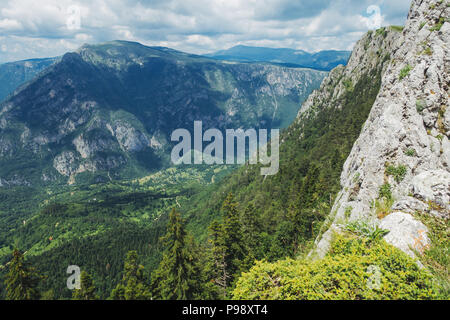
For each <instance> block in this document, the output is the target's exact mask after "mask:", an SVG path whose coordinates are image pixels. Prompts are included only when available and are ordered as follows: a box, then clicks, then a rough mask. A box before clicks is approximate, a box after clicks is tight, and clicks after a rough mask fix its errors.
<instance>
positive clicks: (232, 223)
mask: <svg viewBox="0 0 450 320" xmlns="http://www.w3.org/2000/svg"><path fill="white" fill-rule="evenodd" d="M237 206H238V204H237V203H236V202H234V198H233V194H232V193H230V194H229V195H228V196H227V198H226V199H225V201H224V202H223V205H222V212H223V215H224V218H223V223H222V224H221V223H218V222H213V223H212V224H211V226H210V232H211V242H212V244H213V249H212V250H213V257H214V260H215V264H216V268H217V269H216V272H215V273H216V275H217V277H216V283H217V284H218V285H219V287H221V288H222V292H223V293H224V295H226V293H227V292H228V290H229V289H230V288H231V287H232V286H233V285H234V281H235V280H236V279H237V277H238V276H239V275H240V274H241V272H242V271H243V270H245V268H246V265H247V264H249V263H248V260H247V256H248V255H247V252H248V250H247V248H246V246H245V244H244V238H243V233H242V225H241V222H240V217H239V212H238V210H237Z"/></svg>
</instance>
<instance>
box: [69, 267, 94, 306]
mask: <svg viewBox="0 0 450 320" xmlns="http://www.w3.org/2000/svg"><path fill="white" fill-rule="evenodd" d="M80 282H81V288H80V289H75V290H74V291H73V293H72V299H74V300H98V296H97V295H96V293H95V291H96V289H95V285H94V281H93V280H92V277H91V276H90V275H89V274H88V273H87V272H86V271H83V272H81V275H80Z"/></svg>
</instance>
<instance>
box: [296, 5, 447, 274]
mask: <svg viewBox="0 0 450 320" xmlns="http://www.w3.org/2000/svg"><path fill="white" fill-rule="evenodd" d="M449 16H450V7H449V5H448V3H447V4H446V3H445V2H443V1H439V2H434V1H413V2H412V6H411V9H410V13H409V18H408V21H407V23H406V26H405V28H404V30H403V32H402V33H401V34H400V35H399V36H398V37H397V38H396V39H395V41H394V42H393V50H392V52H393V55H392V63H390V64H389V67H388V68H387V70H386V71H385V72H384V75H383V80H382V86H381V88H380V91H379V93H378V96H377V99H376V100H375V102H374V104H373V107H372V109H371V112H370V114H369V118H368V120H367V122H366V123H365V125H364V128H363V130H362V132H361V134H360V136H359V137H358V139H357V141H356V142H355V144H354V146H353V149H352V152H351V153H350V155H349V157H348V158H347V160H346V162H345V165H344V168H343V171H342V174H341V186H342V189H341V191H340V193H339V194H338V196H337V199H336V201H335V203H334V205H333V209H332V211H331V214H330V217H329V220H330V223H331V226H330V228H329V229H328V230H327V231H326V232H325V234H324V235H323V236H322V237H320V238H318V239H317V243H316V245H317V248H316V250H315V252H314V253H315V254H317V255H318V256H323V255H324V254H325V253H326V252H327V250H328V249H329V246H330V242H331V238H332V234H333V232H336V230H339V226H340V225H341V223H340V221H342V219H344V217H346V219H348V220H349V221H369V222H371V223H373V224H376V225H380V227H381V228H383V229H385V230H388V231H389V233H388V234H387V235H386V236H385V239H386V241H387V242H388V243H391V244H392V245H394V246H396V247H398V248H399V249H401V250H403V251H404V252H406V253H407V254H408V255H410V256H411V257H415V256H416V255H420V254H423V253H424V252H425V251H426V250H427V249H429V248H430V247H431V246H432V239H433V237H435V234H433V231H435V230H433V229H432V227H430V225H428V226H427V225H426V224H425V223H424V222H423V221H424V220H427V221H428V222H430V221H440V222H441V223H444V225H445V221H447V223H448V219H449V218H450V142H449V137H450V108H449V85H450V82H449V79H450V74H449V70H450V64H449V57H450V49H449V48H448V45H447V44H448V43H449V41H450V23H449V21H448V17H449ZM315 98H318V97H317V94H316V95H313V96H312V97H310V98H309V99H308V101H312V100H314V99H315ZM311 104H312V103H311V102H309V103H308V102H306V103H305V105H304V106H303V110H307V109H308V107H309V106H310V105H311ZM301 112H302V111H301ZM345 212H347V214H346V213H345ZM433 218H434V219H433ZM447 228H448V227H447ZM447 231H448V229H447ZM440 245H442V246H444V249H445V244H444V243H441V244H440ZM447 275H448V274H447Z"/></svg>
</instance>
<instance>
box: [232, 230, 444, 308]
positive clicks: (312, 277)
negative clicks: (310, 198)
mask: <svg viewBox="0 0 450 320" xmlns="http://www.w3.org/2000/svg"><path fill="white" fill-rule="evenodd" d="M375 276H377V277H376V278H375ZM377 279H379V280H378V281H377ZM233 298H234V299H238V300H241V299H245V300H249V299H250V300H253V299H259V300H338V299H339V300H365V299H377V300H391V299H395V300H400V299H402V300H403V299H433V298H437V294H436V291H435V289H434V287H433V285H432V280H431V276H430V275H429V274H428V273H427V272H426V271H424V270H422V269H420V268H419V267H418V266H417V264H416V263H415V262H414V261H413V260H412V259H411V258H410V257H409V256H408V255H406V254H405V253H403V252H401V251H400V250H398V249H396V248H394V247H393V246H391V245H388V244H387V243H386V242H384V241H375V242H374V241H370V240H365V239H359V238H348V237H344V236H338V237H337V238H336V240H335V241H334V243H333V244H332V248H331V250H330V252H329V253H328V255H327V256H325V258H323V259H321V260H316V261H309V260H292V259H287V260H282V261H278V262H275V263H268V262H264V261H260V262H257V263H256V265H255V266H254V267H253V268H252V269H251V270H250V271H249V272H248V273H244V274H243V275H242V277H241V278H240V279H239V280H238V282H237V286H236V288H235V290H234V292H233Z"/></svg>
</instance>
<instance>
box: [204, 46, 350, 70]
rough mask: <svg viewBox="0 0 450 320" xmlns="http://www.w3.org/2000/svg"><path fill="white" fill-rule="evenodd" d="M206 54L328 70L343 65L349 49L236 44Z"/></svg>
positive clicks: (223, 58) (214, 56) (216, 57)
mask: <svg viewBox="0 0 450 320" xmlns="http://www.w3.org/2000/svg"><path fill="white" fill-rule="evenodd" d="M206 56H207V57H209V58H213V59H217V60H225V61H239V62H271V63H279V64H289V65H296V66H299V67H305V68H313V69H319V70H325V71H330V70H331V69H333V68H335V67H336V66H338V65H340V64H342V65H345V64H346V63H347V61H348V59H349V57H350V51H335V50H326V51H319V52H316V53H308V52H306V51H304V50H300V49H291V48H267V47H252V46H246V45H237V46H234V47H231V48H229V49H226V50H220V51H217V52H215V53H211V54H207V55H206Z"/></svg>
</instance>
